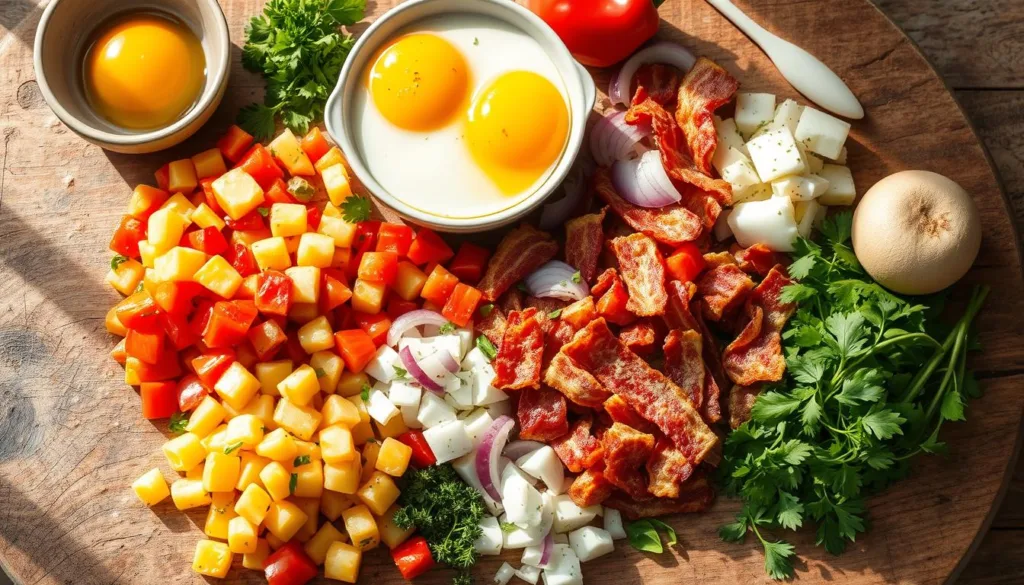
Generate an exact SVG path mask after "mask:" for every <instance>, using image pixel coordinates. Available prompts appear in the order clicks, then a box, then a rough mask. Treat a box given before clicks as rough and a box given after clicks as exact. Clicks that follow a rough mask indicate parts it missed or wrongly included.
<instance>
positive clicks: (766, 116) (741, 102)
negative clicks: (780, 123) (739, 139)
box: [735, 92, 775, 139]
mask: <svg viewBox="0 0 1024 585" xmlns="http://www.w3.org/2000/svg"><path fill="white" fill-rule="evenodd" d="M774 117H775V96H774V95H772V94H770V93H747V92H741V93H737V94H736V118H735V119H736V127H737V128H739V131H740V133H741V134H743V136H744V137H746V138H748V139H749V138H750V137H751V136H753V135H754V133H755V132H756V131H757V129H758V128H759V127H761V126H763V125H765V124H767V123H769V122H771V121H772V119H773V118H774Z"/></svg>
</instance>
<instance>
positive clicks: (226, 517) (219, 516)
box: [203, 491, 237, 540]
mask: <svg viewBox="0 0 1024 585" xmlns="http://www.w3.org/2000/svg"><path fill="white" fill-rule="evenodd" d="M212 499H213V501H212V502H211V503H210V509H209V510H207V511H206V523H205V524H204V525H203V532H204V533H206V536H209V537H210V538H218V539H220V540H227V539H228V524H229V523H230V522H231V519H232V518H234V517H235V516H237V514H235V493H234V492H233V491H232V492H226V493H216V494H213V496H212Z"/></svg>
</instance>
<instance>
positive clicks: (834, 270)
mask: <svg viewBox="0 0 1024 585" xmlns="http://www.w3.org/2000/svg"><path fill="white" fill-rule="evenodd" d="M851 225H852V214H851V213H848V212H847V213H843V214H839V215H836V216H835V217H834V218H833V219H830V220H827V221H826V222H825V223H824V225H823V226H822V230H821V231H822V235H823V238H822V239H823V241H822V242H821V243H820V244H819V243H815V242H812V241H810V240H807V239H799V240H798V241H797V243H796V246H795V247H796V251H795V252H794V262H793V264H792V265H790V267H789V272H790V275H791V276H792V277H793V278H795V279H796V280H798V283H796V284H793V285H790V286H788V287H786V288H785V289H783V292H782V297H783V301H784V302H796V303H799V308H798V310H797V311H796V313H795V314H794V315H793V317H792V319H790V321H789V323H788V324H787V326H786V329H785V331H784V332H783V335H782V338H783V350H784V354H785V357H786V377H785V378H784V379H783V380H782V381H781V382H779V383H777V384H773V385H769V386H768V387H766V388H765V391H764V392H763V393H762V394H761V395H760V396H759V397H758V399H757V401H756V402H755V403H754V406H753V409H752V412H751V420H750V421H749V422H747V423H746V424H744V425H743V426H741V427H740V428H739V429H737V430H736V431H734V432H733V433H731V434H730V435H729V437H728V439H727V440H726V443H725V452H724V458H723V462H722V466H721V469H720V472H721V474H722V478H723V481H724V484H725V490H726V492H727V493H729V494H730V495H733V496H738V497H741V498H742V499H743V504H744V505H743V510H742V511H741V512H740V514H739V515H738V516H737V517H736V521H735V522H733V523H731V524H727V525H725V526H723V527H722V528H721V530H720V531H719V535H720V536H721V537H722V539H724V540H727V541H741V540H743V539H744V538H745V537H746V535H747V533H748V532H752V533H753V534H754V536H756V537H757V539H758V540H759V541H760V542H761V544H762V545H763V546H764V551H765V570H766V571H767V573H768V574H769V575H770V576H771V577H772V578H774V579H784V578H789V577H791V576H792V575H793V566H792V556H793V555H794V549H793V546H792V545H790V544H789V543H787V542H785V541H781V540H775V539H773V538H772V537H771V536H770V535H768V534H767V533H766V532H765V530H766V529H768V530H772V529H774V530H778V529H786V530H796V529H798V528H800V527H802V526H803V525H804V524H805V523H808V522H810V523H813V524H814V525H816V527H817V544H818V545H823V546H824V547H825V549H826V550H828V551H829V552H830V553H832V554H840V553H842V552H843V551H844V550H845V548H846V545H847V542H852V541H853V540H854V539H855V538H856V536H857V534H858V533H860V532H864V530H865V529H866V528H867V519H866V513H865V512H866V506H865V498H866V496H868V495H870V494H872V493H876V492H878V491H880V490H882V489H884V488H885V487H886V486H888V485H889V484H891V483H892V482H893V481H895V480H897V479H899V478H901V477H903V476H904V475H905V474H906V473H907V470H908V463H909V461H910V459H911V458H913V457H914V456H915V455H917V454H919V453H937V452H940V451H941V450H942V449H943V447H944V445H943V444H942V443H941V442H939V440H938V435H939V429H941V427H942V425H943V423H944V422H946V421H958V420H964V405H965V402H966V399H967V398H972V397H976V396H978V395H979V390H978V385H977V383H976V382H975V380H974V378H973V377H972V376H971V373H970V372H969V371H968V370H967V369H966V359H967V350H968V349H975V346H974V343H973V342H972V341H971V338H970V336H969V331H970V325H971V322H972V320H973V319H974V317H975V315H976V314H977V313H978V311H979V310H980V309H981V305H982V304H983V303H984V300H985V296H986V295H987V294H988V289H987V287H986V288H979V289H976V290H975V291H974V293H973V295H972V297H971V300H970V302H969V304H968V306H967V309H966V311H965V313H964V315H963V316H962V317H961V318H960V320H959V321H958V322H957V323H956V324H955V326H954V327H953V328H952V330H950V329H949V328H948V327H947V328H943V327H942V326H941V325H940V324H937V323H936V322H935V317H936V316H937V313H938V309H939V307H938V302H937V299H927V301H930V304H926V303H919V302H914V300H910V299H905V298H902V297H898V296H896V295H894V294H892V293H890V292H889V291H887V290H885V289H884V288H882V287H881V286H879V285H878V284H877V283H875V282H874V281H873V280H872V279H871V278H870V277H869V276H868V275H867V273H865V271H864V270H863V268H862V267H861V266H860V263H859V262H857V258H856V255H855V254H854V253H853V250H852V248H851V247H850V245H849V242H850V229H851Z"/></svg>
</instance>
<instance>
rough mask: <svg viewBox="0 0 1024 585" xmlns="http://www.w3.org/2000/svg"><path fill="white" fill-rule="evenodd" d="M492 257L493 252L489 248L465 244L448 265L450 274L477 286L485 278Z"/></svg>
mask: <svg viewBox="0 0 1024 585" xmlns="http://www.w3.org/2000/svg"><path fill="white" fill-rule="evenodd" d="M490 257H491V252H490V251H489V250H488V249H487V248H483V247H480V246H477V245H476V244H471V243H469V242H463V243H462V245H461V246H459V251H458V252H457V253H456V254H455V257H454V258H452V261H451V262H449V263H448V272H451V273H452V274H454V275H455V276H458V277H459V280H461V281H462V282H468V283H470V284H476V283H477V282H480V279H481V278H482V277H483V275H484V270H485V269H486V268H487V260H488V258H490Z"/></svg>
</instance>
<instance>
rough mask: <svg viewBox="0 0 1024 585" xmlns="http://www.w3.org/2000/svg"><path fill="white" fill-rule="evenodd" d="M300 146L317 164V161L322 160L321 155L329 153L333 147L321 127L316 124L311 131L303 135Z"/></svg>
mask: <svg viewBox="0 0 1024 585" xmlns="http://www.w3.org/2000/svg"><path fill="white" fill-rule="evenodd" d="M299 146H301V147H302V150H303V151H304V152H305V153H306V156H308V157H309V160H311V161H313V163H314V164H316V161H318V160H320V157H322V156H323V155H325V154H327V151H328V150H330V149H331V144H330V143H329V142H327V139H326V138H324V135H323V133H322V132H320V129H319V128H317V127H316V126H313V127H312V128H310V130H309V132H308V133H306V135H305V136H303V137H302V140H301V141H300V142H299Z"/></svg>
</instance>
